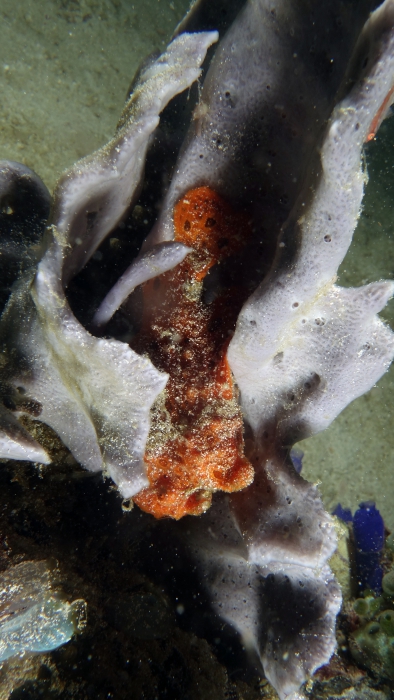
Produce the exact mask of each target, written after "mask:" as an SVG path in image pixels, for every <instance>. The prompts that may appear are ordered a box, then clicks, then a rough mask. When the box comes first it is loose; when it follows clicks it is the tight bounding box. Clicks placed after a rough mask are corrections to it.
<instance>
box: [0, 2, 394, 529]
mask: <svg viewBox="0 0 394 700" xmlns="http://www.w3.org/2000/svg"><path fill="white" fill-rule="evenodd" d="M188 7H189V3H188V2H187V1H186V0H171V1H170V2H168V0H149V1H144V2H140V3H138V2H126V1H125V0H81V1H79V0H40V2H27V1H25V0H20V2H18V3H14V2H12V0H0V17H1V27H2V30H1V37H2V38H1V44H0V76H1V83H0V84H1V101H0V153H1V158H4V159H10V160H16V161H19V162H22V163H24V164H26V165H28V166H29V167H30V168H32V169H33V170H35V171H36V172H37V173H38V175H39V176H40V177H41V179H42V180H43V181H44V182H45V184H46V185H47V187H48V188H49V189H50V190H52V189H53V186H54V184H55V182H56V180H57V178H58V177H59V176H60V174H61V173H62V171H63V170H65V168H68V167H70V166H71V165H72V164H73V163H74V162H75V161H76V160H78V159H79V158H82V157H83V156H85V155H87V154H89V153H91V152H93V151H94V150H95V149H96V148H98V147H100V146H101V145H103V144H104V143H106V142H107V141H108V140H109V138H110V137H111V136H112V135H113V133H114V129H115V126H116V124H117V121H118V119H119V115H120V113H121V111H122V107H123V104H124V100H125V98H126V95H127V92H128V89H129V86H130V84H131V82H132V79H133V76H134V75H135V72H136V71H137V69H138V67H139V65H140V63H141V61H143V60H144V59H145V58H146V57H147V56H148V55H149V54H151V53H152V52H155V51H156V52H158V51H160V50H162V49H163V48H164V47H165V46H166V45H167V43H168V41H169V39H170V37H171V34H172V32H173V30H174V28H175V26H176V24H177V23H178V22H179V21H180V19H181V18H182V17H183V15H184V14H185V12H186V10H187V9H188ZM366 157H367V163H368V174H369V184H368V186H367V189H366V194H365V198H364V203H363V210H362V214H361V217H360V221H359V225H358V228H357V230H356V233H355V235H354V239H353V243H352V246H351V248H350V250H349V252H348V254H347V256H346V258H345V260H344V262H343V264H342V266H341V268H340V271H339V273H340V274H339V284H340V285H343V286H358V285H361V284H366V283H368V282H372V281H374V280H378V279H393V277H394V241H393V228H394V123H393V121H392V120H391V119H388V120H386V121H385V122H384V123H383V125H382V127H381V128H380V130H379V132H378V136H377V138H376V139H375V140H374V141H373V142H372V143H371V144H369V145H368V146H367V149H366ZM383 317H384V318H385V319H386V320H387V321H388V322H389V323H391V325H393V321H394V302H391V303H389V305H388V306H387V307H386V309H385V310H384V312H383ZM393 373H394V369H393V368H392V369H391V370H390V371H389V372H387V374H386V375H385V376H384V377H383V379H382V380H381V381H380V382H379V384H378V385H377V386H376V387H374V388H373V389H372V391H370V392H369V393H368V394H366V395H365V396H362V397H361V398H359V399H357V401H355V402H354V403H353V404H351V405H350V406H349V407H348V408H347V409H345V411H343V413H342V414H341V415H340V416H339V418H337V419H336V420H335V421H334V423H333V425H332V426H331V427H330V428H329V429H328V430H326V431H325V432H324V433H321V434H319V435H317V436H314V437H312V438H308V440H306V441H305V442H303V444H302V449H303V450H304V452H305V458H304V466H303V469H304V471H303V474H304V476H305V478H306V479H308V480H309V481H314V482H321V483H320V489H321V493H322V496H323V500H324V503H325V505H326V507H327V508H328V510H332V508H333V507H334V506H335V505H336V503H337V502H338V501H340V502H341V503H342V505H344V506H345V507H350V508H352V509H354V508H355V507H357V505H358V503H359V502H360V501H365V500H368V499H373V500H375V501H376V502H377V503H378V505H379V508H380V510H381V512H382V514H383V517H384V519H385V523H386V525H387V526H388V527H389V528H394V469H393V466H394V430H393V427H394V424H393V406H394V393H393V377H394V374H393Z"/></svg>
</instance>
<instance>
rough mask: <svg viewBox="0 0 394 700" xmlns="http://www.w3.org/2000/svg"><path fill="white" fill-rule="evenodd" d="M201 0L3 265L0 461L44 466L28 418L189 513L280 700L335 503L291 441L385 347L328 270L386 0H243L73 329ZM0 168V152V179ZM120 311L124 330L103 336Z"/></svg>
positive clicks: (123, 480)
mask: <svg viewBox="0 0 394 700" xmlns="http://www.w3.org/2000/svg"><path fill="white" fill-rule="evenodd" d="M204 6H205V5H204V3H203V2H202V3H201V2H197V3H196V5H195V6H194V7H193V8H192V10H191V12H190V14H189V15H188V16H187V17H186V18H185V20H184V22H183V23H182V33H179V35H178V36H176V38H175V39H174V40H173V42H172V43H171V44H170V45H169V47H168V48H167V51H166V52H165V53H164V54H163V55H162V56H160V57H159V58H158V59H156V60H155V61H152V62H151V63H149V64H148V65H147V66H145V67H144V68H143V69H142V72H141V74H140V76H139V80H138V81H137V83H136V85H135V89H134V91H133V94H132V95H131V97H130V100H129V101H128V103H127V104H126V107H125V110H124V112H123V115H122V117H121V120H120V122H119V125H118V129H117V132H116V134H115V136H114V138H113V139H112V141H110V142H109V144H107V145H106V146H105V147H103V148H102V149H101V150H99V151H97V152H96V153H95V154H93V155H92V156H90V157H87V158H85V159H83V160H82V161H80V162H78V163H77V164H76V165H75V166H73V168H71V169H70V170H69V171H68V172H66V173H65V174H64V175H63V177H62V178H61V179H60V180H59V182H58V184H57V187H56V190H55V193H54V199H53V203H52V208H51V215H50V218H49V221H48V226H47V229H46V233H45V236H44V243H43V252H42V255H41V256H40V255H38V253H37V247H35V249H34V250H35V256H36V257H34V255H33V254H32V255H31V256H29V258H28V259H29V260H31V266H30V267H29V268H28V269H25V268H23V267H21V269H20V275H21V276H20V279H19V280H18V281H17V282H15V284H14V286H13V288H12V291H11V294H10V298H9V300H8V302H7V305H6V307H5V309H4V311H3V315H2V318H1V323H0V340H1V345H2V350H3V359H2V366H1V377H0V378H1V383H0V386H1V391H2V397H3V407H2V409H1V434H0V446H1V453H0V455H1V456H2V457H5V458H13V459H25V460H30V461H32V462H40V463H43V464H47V463H49V462H50V460H51V457H50V455H49V453H48V448H47V446H46V444H43V445H41V444H40V443H39V441H37V440H35V438H34V437H33V435H31V434H30V433H29V431H28V430H27V429H26V427H24V426H23V425H22V421H23V416H27V417H28V418H33V419H34V420H35V421H39V422H42V423H44V424H46V425H48V426H50V428H52V429H53V430H54V431H55V433H56V434H57V435H58V436H59V437H60V438H61V440H62V441H63V443H64V445H66V446H67V448H68V449H69V450H70V452H71V453H72V455H73V456H74V458H75V459H76V460H77V461H78V462H79V463H80V464H81V465H82V466H84V467H85V468H86V469H88V470H90V471H92V472H97V471H103V472H104V474H105V475H107V476H110V477H111V478H112V480H113V481H114V482H115V484H116V485H117V487H118V489H119V492H120V494H121V495H122V496H123V497H124V498H125V499H130V498H132V499H134V501H135V502H136V503H137V504H138V505H139V506H140V507H141V509H143V510H145V511H146V512H148V513H151V514H153V515H155V516H156V517H159V518H161V517H164V516H170V517H172V518H174V519H179V518H182V516H184V515H186V514H194V515H197V514H202V515H200V517H199V518H195V519H193V520H192V522H190V519H186V522H185V521H183V522H182V521H181V522H180V523H179V524H178V525H177V530H176V531H177V533H178V536H179V537H181V538H183V539H184V541H185V542H186V546H187V547H188V548H189V552H190V553H191V554H192V555H193V556H194V557H195V559H196V562H197V568H198V570H199V571H200V575H201V577H202V579H203V581H204V585H205V586H206V590H207V591H208V594H209V596H210V598H211V600H212V605H213V607H214V609H215V610H216V612H217V613H218V614H219V615H221V616H222V617H223V618H224V619H225V620H226V621H227V622H229V623H230V624H231V625H233V626H234V627H235V629H236V630H237V631H238V632H239V633H240V635H241V637H242V640H243V643H244V645H245V646H246V647H247V648H248V649H249V650H250V651H251V653H252V654H254V655H255V657H256V658H257V659H258V660H259V663H261V665H262V668H263V670H264V674H265V676H266V677H267V678H268V680H269V681H270V682H271V683H272V685H273V686H274V688H275V689H276V690H277V692H278V695H279V697H280V699H281V700H285V698H293V699H294V700H296V698H300V697H301V695H300V687H301V686H302V684H303V683H304V681H305V680H306V679H307V678H308V677H309V676H310V675H311V674H313V673H314V672H315V670H316V669H317V668H318V667H320V666H321V665H323V664H324V663H326V662H327V661H328V660H329V659H330V657H331V655H332V653H333V651H334V650H335V646H336V640H335V621H336V616H337V614H338V611H339V609H340V606H341V593H340V589H339V586H338V584H337V583H336V581H335V578H334V576H333V574H332V572H331V570H330V568H329V565H328V560H329V558H330V557H331V555H332V554H333V552H334V550H335V547H336V535H335V529H334V525H333V521H332V518H331V517H330V515H329V514H328V513H326V512H325V510H324V508H323V505H322V503H321V500H320V496H319V493H318V490H317V488H316V487H315V486H313V485H311V484H309V483H308V482H306V481H305V480H304V479H303V477H302V476H301V475H300V474H299V473H298V471H299V470H298V469H296V468H295V465H294V464H293V461H292V458H291V452H290V450H291V447H292V445H293V444H294V443H295V442H297V441H299V440H301V439H303V438H306V437H308V436H310V435H312V434H314V433H316V432H318V431H320V430H323V429H324V428H325V427H327V426H328V425H329V424H330V423H331V422H332V420H334V418H335V417H336V416H337V415H338V413H340V411H341V410H342V409H343V408H344V407H345V406H346V405H347V404H348V403H349V402H350V401H352V400H353V399H354V398H356V397H357V396H360V395H361V394H363V393H364V392H365V391H367V390H368V389H369V388H371V387H372V386H373V385H374V383H375V382H376V381H377V380H378V379H379V377H380V376H381V375H382V374H383V373H384V372H385V371H386V369H387V368H388V366H389V364H390V362H391V360H392V358H393V356H394V334H393V333H392V332H391V331H390V330H389V329H388V328H387V327H386V326H385V325H384V324H383V323H382V321H380V320H379V318H378V317H377V313H378V312H379V311H380V310H381V309H382V308H383V306H384V305H385V304H386V302H387V300H388V299H389V298H390V297H391V296H392V294H393V292H394V284H393V283H392V282H376V283H373V284H369V285H366V286H364V287H361V288H358V289H351V288H350V289H344V288H341V287H339V286H337V285H336V284H335V280H336V273H337V270H338V266H339V264H340V263H341V262H342V260H343V258H344V256H345V254H346V252H347V250H348V247H349V245H350V242H351V239H352V235H353V231H354V229H355V226H356V223H357V219H358V216H359V212H360V207H361V201H362V196H363V189H364V183H365V179H366V174H365V171H364V167H363V145H364V143H365V142H367V141H368V140H370V139H371V138H373V137H374V135H375V133H376V131H377V129H378V127H379V124H380V121H381V120H382V118H383V117H384V116H385V114H386V112H387V109H388V107H389V106H390V103H391V100H392V95H393V86H394V0H385V2H384V3H383V5H381V6H380V7H379V8H378V9H377V10H375V11H374V12H373V13H372V14H371V15H370V11H371V10H373V9H374V7H375V4H374V3H373V2H371V1H370V0H359V2H358V3H357V4H349V6H348V7H347V9H346V12H343V7H342V2H340V0H334V1H333V2H331V3H329V4H324V5H323V6H322V5H321V3H317V2H316V0H308V1H307V2H306V3H303V4H302V5H295V4H294V3H292V2H291V1H290V0H276V1H275V2H268V0H251V1H249V2H246V3H243V2H241V0H240V4H239V8H238V9H239V11H238V13H237V14H236V16H235V19H234V21H233V22H232V24H231V26H230V27H229V28H228V30H227V32H226V33H224V36H223V37H221V40H220V42H219V45H218V48H217V50H216V52H215V54H214V57H213V59H212V60H211V63H210V66H209V69H208V72H207V74H206V76H205V79H204V84H203V88H202V91H201V96H200V99H199V102H198V104H196V105H195V109H194V111H193V114H192V119H191V124H190V127H189V131H188V133H187V135H186V138H185V142H184V145H183V146H182V148H181V150H180V153H179V157H178V161H177V163H176V165H175V169H174V174H173V177H172V180H171V184H170V186H169V188H168V190H167V192H166V193H165V195H164V198H163V201H162V204H161V210H160V215H159V216H158V218H157V221H156V223H155V225H154V227H153V230H152V231H151V233H150V234H149V236H148V237H147V238H146V239H145V241H144V243H143V245H142V247H141V250H140V252H139V254H138V255H137V257H136V258H135V260H134V261H127V262H128V267H125V268H124V271H123V274H122V276H121V277H120V279H119V280H118V282H116V283H115V285H114V286H113V288H112V289H110V290H109V291H108V294H107V295H106V296H105V295H104V298H102V299H100V300H98V303H96V305H95V306H96V308H95V309H93V310H92V313H91V315H90V318H89V319H88V321H87V324H86V325H88V326H89V330H87V328H86V327H85V326H84V325H83V324H82V323H81V322H80V320H78V319H77V318H76V316H75V315H74V312H73V309H72V308H71V306H70V303H69V301H68V299H67V287H71V286H72V284H73V280H74V279H76V278H77V276H78V274H79V273H80V272H81V271H83V269H84V268H85V267H86V266H87V265H88V263H89V261H90V260H91V259H92V257H93V256H94V254H95V253H96V251H97V250H98V248H99V247H100V245H101V244H103V243H104V241H105V238H106V237H107V236H108V234H109V233H110V232H111V231H112V230H113V229H114V228H115V227H116V226H117V225H118V224H119V223H121V222H122V219H123V217H124V216H125V215H126V213H127V211H128V210H129V209H130V207H132V206H133V205H134V204H136V202H137V199H138V195H139V192H140V190H141V187H142V185H143V181H144V165H145V160H146V158H147V157H148V158H149V153H150V151H151V149H152V148H153V147H154V143H155V136H157V128H158V125H159V114H160V113H161V112H162V111H163V110H165V108H166V106H167V104H168V103H169V102H170V101H171V100H172V99H173V98H175V96H176V95H178V94H180V93H181V92H182V91H184V90H185V89H186V88H189V87H190V86H191V85H192V83H193V82H194V81H195V80H196V79H197V78H199V77H200V75H201V71H202V69H201V66H202V63H203V61H204V59H205V56H206V54H207V51H208V49H209V48H210V47H211V46H212V45H213V44H214V43H215V42H216V41H217V40H218V33H217V32H216V31H200V32H197V33H189V32H188V28H189V25H190V27H192V26H193V28H195V27H194V25H195V22H196V12H197V9H198V10H201V11H202V15H199V16H200V20H199V21H200V23H201V26H200V27H199V28H200V29H206V27H205V26H204V21H205V20H204ZM197 14H198V13H197ZM209 29H212V27H209ZM311 47H312V48H313V50H312V48H311ZM289 75H291V79H289ZM18 168H19V166H18V165H15V164H12V163H5V164H3V165H2V172H3V173H4V180H3V181H0V185H1V187H2V188H3V190H2V192H0V197H2V196H3V194H2V193H5V192H6V191H8V189H7V188H8V187H9V182H10V181H11V180H12V182H13V183H14V185H13V186H14V187H15V183H17V185H18V183H19V182H20V181H21V180H22V179H23V174H22V175H21V173H20V171H19V170H18ZM29 183H30V184H29V188H30V189H29V192H32V193H33V194H34V197H35V202H36V203H37V202H39V201H42V199H43V191H44V190H43V187H42V186H41V184H40V182H39V181H37V180H35V178H34V177H33V176H32V177H30V180H29ZM18 187H19V185H18V186H17V190H18ZM4 196H5V194H4ZM40 221H42V217H41V219H40ZM26 228H28V227H26ZM34 245H35V246H37V243H36V241H35V242H34ZM22 247H24V250H26V249H27V250H29V251H30V248H31V246H30V244H29V242H28V241H27V243H26V245H25V246H22ZM38 259H39V262H38V263H37V262H36V261H37V260H38ZM137 287H138V289H137ZM138 295H140V296H139V297H138ZM138 304H140V313H139V314H138ZM117 309H120V311H119V313H120V314H121V315H122V316H123V317H124V318H125V319H127V320H128V323H129V333H128V337H127V342H125V341H124V339H122V337H123V335H122V334H119V335H117V334H116V333H115V334H113V335H112V334H111V333H110V332H108V333H107V329H109V328H110V326H109V325H107V324H108V322H109V320H110V319H111V317H112V315H113V314H114V313H115V312H116V310H117ZM21 319H22V321H21ZM105 334H107V336H108V337H105ZM21 417H22V418H21ZM19 419H20V420H19ZM25 425H28V423H27V422H26V421H25ZM226 492H227V493H226ZM211 503H212V506H211V507H210V505H211ZM383 585H384V579H383ZM386 622H387V624H389V621H387V620H386Z"/></svg>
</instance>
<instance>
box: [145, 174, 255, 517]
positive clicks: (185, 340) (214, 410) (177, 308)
mask: <svg viewBox="0 0 394 700" xmlns="http://www.w3.org/2000/svg"><path fill="white" fill-rule="evenodd" d="M173 219H174V231H175V240H177V241H180V242H181V243H184V244H185V245H187V246H189V247H191V248H193V252H192V253H190V254H189V255H187V257H186V258H185V260H184V261H183V262H182V263H180V264H179V265H178V266H177V267H176V268H174V269H173V270H170V271H169V272H166V273H164V274H162V275H160V276H159V277H156V278H155V279H153V280H150V281H149V282H146V283H145V284H144V285H143V314H142V323H141V329H140V332H139V334H138V335H137V337H136V338H135V340H134V342H133V349H135V350H137V352H144V353H146V354H148V355H149V357H150V359H151V360H152V362H153V363H154V365H155V367H157V368H158V369H160V370H163V371H165V372H167V373H168V374H169V380H168V383H167V386H166V388H165V391H164V393H163V394H162V395H161V396H160V397H159V399H158V400H157V401H156V404H155V406H154V408H153V410H152V426H151V430H150V434H149V438H148V443H147V447H146V452H145V463H146V466H147V475H148V478H149V482H150V485H149V486H148V487H147V488H145V489H144V490H142V491H141V492H140V493H139V494H138V495H137V496H135V498H134V501H135V503H137V505H138V506H139V507H140V508H141V509H142V510H144V511H147V512H149V513H152V514H153V515H154V516H155V517H156V518H162V517H165V516H168V517H172V518H175V519H179V518H181V517H182V516H184V515H187V514H190V515H199V514H200V513H203V512H204V511H205V510H207V508H209V506H210V504H211V499H212V493H213V492H214V491H217V490H221V491H228V492H231V491H238V490H240V489H243V488H245V487H246V486H248V485H249V484H250V483H251V482H252V481H253V476H254V472H253V467H252V465H251V464H250V462H249V461H248V459H246V457H245V455H244V441H243V419H242V414H241V410H240V407H239V405H238V401H237V395H236V388H235V386H234V381H233V377H232V374H231V370H230V368H229V365H228V362H227V359H226V351H227V346H228V343H229V342H230V339H231V335H232V332H233V330H234V328H235V322H236V319H237V316H238V313H239V311H240V307H241V305H242V303H243V298H242V296H243V295H242V294H240V293H239V289H237V287H236V286H233V288H231V286H230V288H228V287H227V285H226V291H225V292H223V293H220V294H218V295H217V296H216V298H215V299H214V300H212V301H211V303H207V301H206V300H205V299H204V284H203V282H204V278H205V277H206V275H207V273H208V271H209V270H210V269H211V268H212V267H213V266H214V265H217V264H219V263H221V262H223V261H224V260H225V259H226V258H230V256H232V255H234V254H235V253H236V252H237V251H238V250H239V249H240V247H241V246H242V244H243V242H244V240H245V237H246V236H247V235H248V231H249V223H248V220H247V217H246V215H245V214H243V213H238V212H235V211H234V210H233V209H232V207H231V206H230V205H229V204H228V203H227V202H225V201H224V199H222V197H220V196H219V195H218V194H217V193H216V192H214V191H213V190H211V189H210V188H209V187H198V188H196V189H193V190H191V191H189V192H188V193H187V194H186V195H185V196H184V197H183V198H182V199H181V200H180V201H179V202H178V203H177V204H176V206H175V208H174V215H173Z"/></svg>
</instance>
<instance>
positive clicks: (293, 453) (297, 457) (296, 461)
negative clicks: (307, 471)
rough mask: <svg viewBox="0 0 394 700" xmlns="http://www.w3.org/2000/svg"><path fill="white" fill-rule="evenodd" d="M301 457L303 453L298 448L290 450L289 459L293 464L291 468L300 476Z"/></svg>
mask: <svg viewBox="0 0 394 700" xmlns="http://www.w3.org/2000/svg"><path fill="white" fill-rule="evenodd" d="M303 457H304V453H303V451H302V450H300V449H299V448H298V447H293V448H292V449H291V450H290V459H291V461H292V462H293V467H294V469H295V470H296V472H297V474H301V469H302V459H303Z"/></svg>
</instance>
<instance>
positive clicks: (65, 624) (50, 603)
mask: <svg viewBox="0 0 394 700" xmlns="http://www.w3.org/2000/svg"><path fill="white" fill-rule="evenodd" d="M78 602H79V601H78ZM75 603H77V601H75V602H74V603H71V604H69V603H64V602H62V601H60V600H56V599H55V598H48V599H46V600H43V601H41V602H40V603H36V604H35V605H32V606H31V607H30V608H28V610H25V611H24V612H20V613H19V614H17V615H13V616H11V617H9V618H8V619H6V620H5V621H3V622H2V624H1V626H0V661H5V660H6V659H8V658H9V657H10V656H14V655H15V654H25V653H26V652H44V651H52V650H53V649H57V648H58V647H60V646H61V645H62V644H65V643H66V642H68V641H69V640H70V639H71V637H72V636H73V634H74V632H75V631H76V630H75V620H74V617H75V615H74V609H75Z"/></svg>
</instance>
